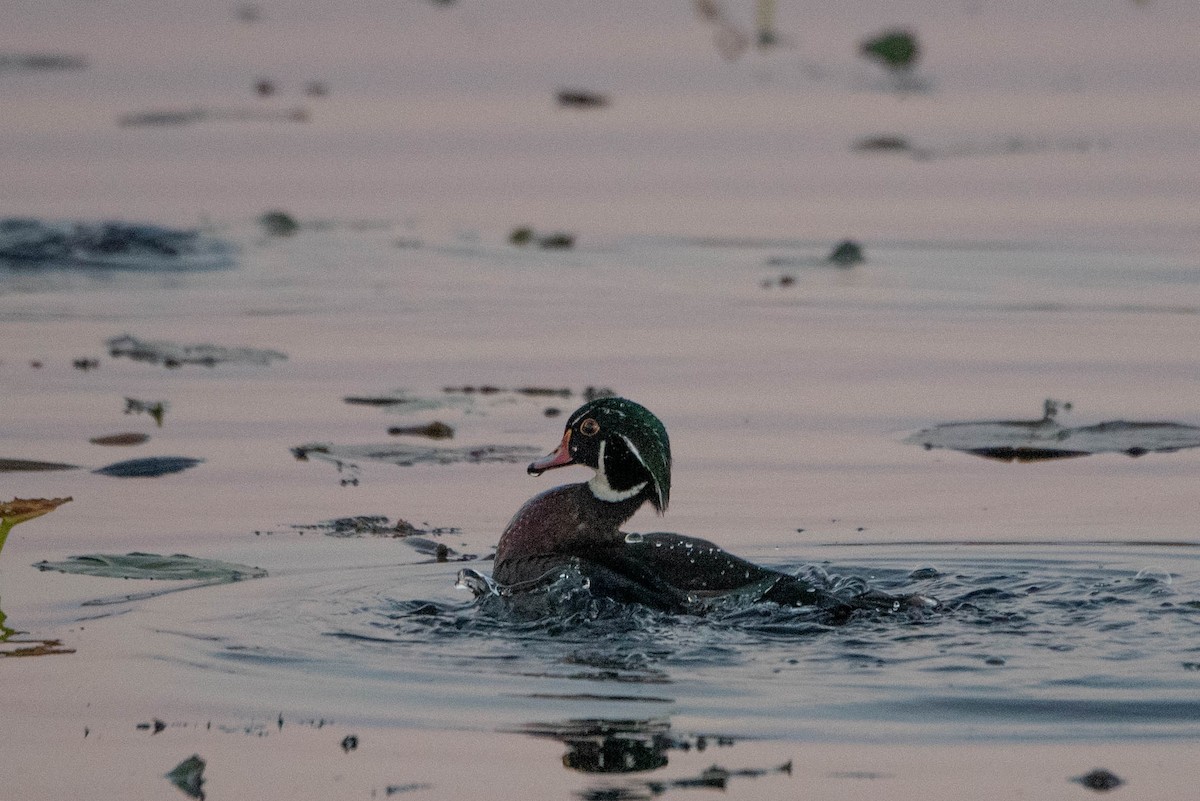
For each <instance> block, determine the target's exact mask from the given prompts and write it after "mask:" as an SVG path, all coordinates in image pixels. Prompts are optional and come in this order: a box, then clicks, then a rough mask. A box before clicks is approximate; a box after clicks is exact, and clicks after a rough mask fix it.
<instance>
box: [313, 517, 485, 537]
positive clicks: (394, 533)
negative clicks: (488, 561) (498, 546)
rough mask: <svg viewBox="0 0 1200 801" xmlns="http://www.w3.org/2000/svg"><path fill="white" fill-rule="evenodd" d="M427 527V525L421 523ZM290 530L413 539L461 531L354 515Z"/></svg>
mask: <svg viewBox="0 0 1200 801" xmlns="http://www.w3.org/2000/svg"><path fill="white" fill-rule="evenodd" d="M422 525H424V526H429V524H428V523H423V524H422ZM291 528H292V529H294V530H296V531H300V532H304V531H319V532H321V533H322V534H324V535H325V536H327V537H339V538H347V537H391V538H402V537H413V536H419V535H424V536H437V535H441V534H461V533H462V529H459V528H454V527H450V526H429V527H428V528H421V527H419V526H416V525H414V524H412V523H410V522H409V521H407V520H405V519H403V518H399V519H397V520H396V522H394V523H393V522H392V521H391V520H390V519H389V518H388V517H387V516H386V515H355V516H353V517H338V518H335V519H333V520H325V521H322V522H320V523H309V524H299V523H295V524H293V525H292V526H291Z"/></svg>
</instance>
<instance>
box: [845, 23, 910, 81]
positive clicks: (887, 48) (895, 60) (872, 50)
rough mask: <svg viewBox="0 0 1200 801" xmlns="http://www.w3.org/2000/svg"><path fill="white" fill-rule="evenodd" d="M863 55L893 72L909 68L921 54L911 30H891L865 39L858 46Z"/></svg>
mask: <svg viewBox="0 0 1200 801" xmlns="http://www.w3.org/2000/svg"><path fill="white" fill-rule="evenodd" d="M858 51H859V53H861V54H862V55H863V56H864V57H866V58H868V59H871V60H872V61H875V62H878V63H879V64H882V65H883V66H884V67H885V68H887V69H889V70H892V71H894V72H899V71H908V70H911V69H912V68H913V67H915V66H916V64H917V59H918V58H920V56H921V47H920V45H918V44H917V37H916V35H915V34H913V33H912V32H911V31H906V30H900V29H898V30H892V31H886V32H884V33H882V34H880V35H878V36H875V37H872V38H870V39H865V40H863V41H862V43H861V44H859V46H858Z"/></svg>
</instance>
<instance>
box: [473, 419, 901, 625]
mask: <svg viewBox="0 0 1200 801" xmlns="http://www.w3.org/2000/svg"><path fill="white" fill-rule="evenodd" d="M572 464H578V465H585V466H587V467H590V468H592V469H593V470H595V471H596V474H595V475H594V476H593V477H592V478H591V480H589V481H585V482H581V483H578V484H565V485H563V486H561V487H555V488H554V489H550V490H547V491H545V492H543V493H541V494H539V495H536V496H534V497H533V498H531V499H530V500H529V501H527V502H526V503H525V505H524V506H522V507H521V509H520V510H519V511H518V512H517V514H516V515H515V516H514V517H513V519H512V521H511V522H510V523H509V524H508V527H507V528H506V529H505V530H504V533H503V534H502V535H501V536H500V543H499V545H498V546H497V548H496V565H495V570H494V572H493V578H494V579H495V580H496V581H497V582H498V583H500V584H502V585H505V586H507V587H508V588H510V589H512V590H520V589H521V588H522V587H525V586H529V587H532V586H537V585H540V584H542V583H544V582H547V581H549V580H552V579H553V578H554V577H555V576H556V575H557V574H558V572H559V571H561V570H562V569H563V568H566V567H569V566H571V567H575V568H576V569H577V570H579V572H580V573H581V574H582V575H583V576H584V578H585V579H586V580H587V581H588V586H589V589H590V591H591V592H592V593H593V594H595V595H600V596H605V597H609V598H612V599H615V600H618V601H623V602H637V603H642V604H645V605H646V606H650V607H654V608H657V609H662V610H667V611H673V612H683V611H689V610H696V609H698V608H699V607H700V604H701V603H702V601H703V600H704V599H706V598H712V597H716V596H721V595H726V594H730V593H736V592H741V593H748V594H749V595H750V599H751V600H764V601H774V602H776V603H779V604H785V605H793V606H802V605H814V606H818V607H822V608H829V609H837V610H839V611H847V610H848V609H853V608H860V607H870V608H879V607H886V608H895V602H896V601H897V600H898V599H894V598H892V596H890V595H885V594H883V593H877V592H871V593H866V594H864V595H860V596H856V597H854V598H851V599H846V598H842V597H839V596H836V595H833V594H832V593H830V592H828V591H827V590H824V589H820V588H817V587H814V586H813V585H811V584H809V583H808V582H806V581H804V580H803V579H799V578H796V577H795V576H790V575H788V574H786V573H781V572H779V571H776V570H771V569H768V568H765V567H760V566H759V565H756V564H753V563H751V562H748V561H746V560H745V559H741V558H739V557H737V556H734V555H733V554H731V553H729V552H727V551H725V550H723V549H721V548H720V547H718V546H716V545H714V544H713V543H711V542H709V541H707V540H703V539H699V538H696V537H688V536H684V535H682V534H671V533H665V532H655V533H652V534H645V535H638V534H625V533H624V532H622V531H620V526H621V525H622V524H623V523H624V522H625V521H627V520H628V519H629V518H630V517H632V516H633V513H634V512H636V511H637V510H638V509H639V508H640V507H641V506H642V504H644V503H646V502H647V501H649V502H650V504H651V505H652V506H653V507H654V509H655V510H656V511H657V512H658V513H659V514H663V513H664V512H666V510H667V503H668V502H669V500H670V494H671V443H670V440H669V439H668V438H667V430H666V428H665V427H664V426H663V424H662V422H661V421H660V420H659V419H658V418H657V417H655V416H654V415H653V414H652V413H651V412H650V411H649V410H648V409H646V408H645V407H644V406H641V405H639V404H637V403H634V402H633V401H630V400H626V399H624V398H616V397H606V398H599V399H597V400H593V401H590V402H588V403H586V404H584V405H583V406H581V407H580V408H579V409H577V410H576V411H575V412H574V413H573V414H572V415H571V417H570V418H569V419H568V420H567V425H566V430H565V431H564V432H563V437H562V442H560V443H559V445H558V448H557V449H556V450H554V452H552V453H550V454H549V455H547V456H544V457H542V458H541V459H538V460H537V461H535V462H533V463H532V464H530V465H529V468H528V471H529V473H530V474H531V475H535V476H536V475H541V474H542V473H543V472H545V471H546V470H553V469H555V468H558V467H565V466H567V465H572Z"/></svg>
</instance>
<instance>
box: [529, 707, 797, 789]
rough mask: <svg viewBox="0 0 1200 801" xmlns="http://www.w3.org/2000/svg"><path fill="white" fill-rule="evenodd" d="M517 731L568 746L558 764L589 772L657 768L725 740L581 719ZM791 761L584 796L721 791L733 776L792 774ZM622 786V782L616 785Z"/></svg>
mask: <svg viewBox="0 0 1200 801" xmlns="http://www.w3.org/2000/svg"><path fill="white" fill-rule="evenodd" d="M519 731H521V732H523V733H525V734H529V735H532V736H534V737H538V738H546V739H551V740H557V741H559V742H561V743H563V744H564V745H565V746H566V747H567V752H566V753H565V754H563V758H562V762H563V765H565V766H566V767H568V768H570V769H572V770H576V771H579V772H580V773H588V774H607V775H617V774H635V773H644V772H646V771H652V770H656V769H658V768H661V767H663V766H664V765H666V764H667V763H668V753H669V752H670V751H673V750H675V751H684V752H688V751H692V750H695V751H697V752H703V751H705V750H707V749H708V748H712V747H716V748H726V747H730V746H733V745H734V743H735V741H734V739H733V738H729V737H709V736H705V735H699V736H686V737H685V736H679V735H675V734H672V732H671V724H670V721H668V720H663V719H654V718H652V719H648V720H604V719H593V718H588V719H582V720H568V721H563V722H558V723H530V724H527V725H525V726H523V727H521V728H520V729H519ZM791 773H792V763H791V762H786V763H784V764H782V765H778V766H774V767H769V768H741V769H734V770H731V769H728V768H723V767H721V766H720V765H715V764H714V765H712V766H711V767H709V768H706V769H705V770H703V771H701V772H700V773H699V774H697V775H694V776H685V777H682V778H677V779H661V778H660V779H649V780H646V779H639V780H635V781H630V780H628V779H626V780H620V779H614V780H610V783H609V784H608V785H607V786H598V787H594V788H591V789H590V790H589V791H588V792H587V793H586V794H585V797H587V798H654V797H657V796H660V795H662V794H663V793H665V792H666V791H667V790H669V789H699V788H703V789H713V790H725V789H727V788H728V785H729V781H730V779H733V778H735V777H742V778H759V777H762V776H768V775H773V774H786V775H791ZM617 782H621V783H617Z"/></svg>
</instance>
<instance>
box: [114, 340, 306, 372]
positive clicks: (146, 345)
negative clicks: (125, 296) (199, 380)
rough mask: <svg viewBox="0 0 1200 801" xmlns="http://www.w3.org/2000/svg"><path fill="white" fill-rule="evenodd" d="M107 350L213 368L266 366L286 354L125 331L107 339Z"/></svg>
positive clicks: (176, 364) (147, 359)
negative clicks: (150, 337) (139, 335)
mask: <svg viewBox="0 0 1200 801" xmlns="http://www.w3.org/2000/svg"><path fill="white" fill-rule="evenodd" d="M107 345H108V351H109V353H110V354H111V355H113V356H124V357H126V358H128V359H132V360H134V361H137V362H149V363H151V364H161V365H162V366H164V367H180V366H182V365H185V364H199V365H203V366H205V367H215V366H216V365H218V364H256V365H264V366H265V365H269V364H271V363H272V362H276V361H284V360H286V359H287V354H285V353H280V352H279V351H277V350H265V349H262V348H248V347H225V346H222V345H208V344H195V345H181V344H179V343H176V342H168V341H165V340H143V339H138V338H137V337H133V336H130V335H129V334H125V335H123V336H119V337H113V338H112V339H110V340H108V343H107Z"/></svg>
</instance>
